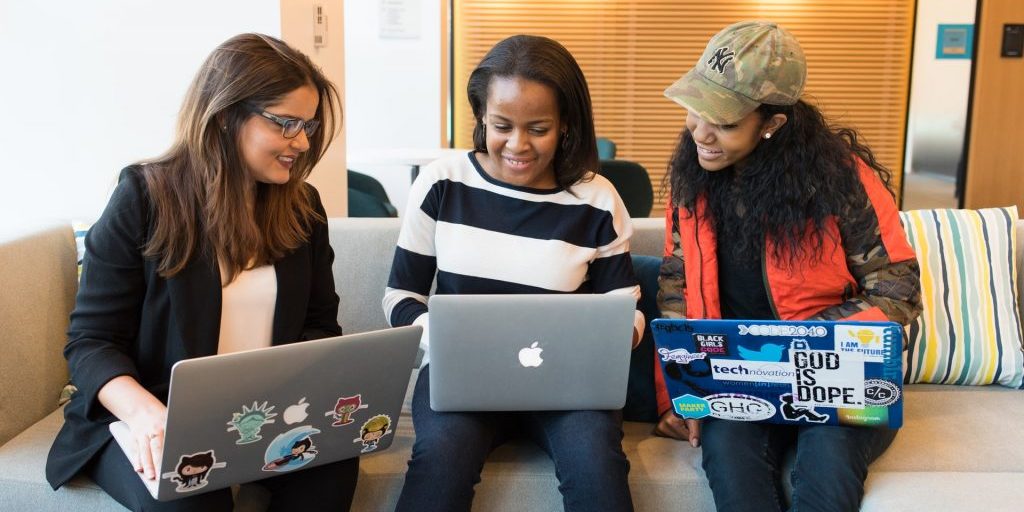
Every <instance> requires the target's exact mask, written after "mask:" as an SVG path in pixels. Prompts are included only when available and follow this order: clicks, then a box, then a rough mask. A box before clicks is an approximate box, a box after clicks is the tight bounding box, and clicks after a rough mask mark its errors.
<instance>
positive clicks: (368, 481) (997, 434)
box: [0, 219, 1024, 512]
mask: <svg viewBox="0 0 1024 512" xmlns="http://www.w3.org/2000/svg"><path fill="white" fill-rule="evenodd" d="M634 225H635V226H636V235H635V238H634V241H633V252H634V253H637V254H650V255H658V254H660V251H661V244H662V241H661V240H662V229H663V228H662V222H661V220H660V219H638V220H637V221H635V223H634ZM398 226H399V224H398V220H397V219H332V220H331V241H332V245H333V247H334V250H335V252H336V258H337V259H336V261H335V264H334V275H335V281H336V285H337V288H338V294H339V295H340V296H341V308H340V313H339V321H340V322H341V324H342V326H343V327H344V328H345V331H346V332H348V333H354V332H361V331H366V330H372V329H378V328H383V327H386V325H385V321H384V317H383V314H382V312H381V309H380V299H381V296H382V294H383V289H384V284H385V282H386V280H387V275H388V271H389V267H390V264H391V255H392V251H393V248H394V244H395V240H396V238H397V235H398ZM1017 245H1018V261H1017V267H1018V274H1019V275H1020V277H1021V278H1022V279H1024V263H1022V261H1021V260H1022V257H1024V248H1022V247H1021V246H1022V245H1024V221H1020V222H1018V224H1017ZM1018 287H1022V288H1024V286H1022V283H1020V282H1018ZM75 288H76V280H75V243H74V239H73V235H72V232H71V230H70V228H68V227H61V226H57V227H50V228H48V229H42V230H35V231H33V232H31V233H29V234H27V235H21V236H14V237H8V238H7V239H4V240H0V444H2V446H0V510H65V511H66V510H75V511H78V510H118V509H120V507H119V506H118V505H117V504H116V503H114V502H113V501H112V500H111V499H110V498H108V497H107V496H106V495H105V494H104V493H103V492H102V491H101V490H100V489H98V488H97V487H96V486H95V485H94V484H93V483H92V482H90V481H88V480H86V479H84V478H78V479H76V480H74V481H73V482H72V483H71V484H70V485H68V486H66V487H65V488H62V489H61V490H59V491H57V492H54V491H52V490H51V489H50V488H49V486H48V485H47V484H46V481H45V479H44V477H43V465H44V462H45V459H46V453H47V450H48V448H49V446H50V443H51V441H52V439H53V437H54V435H55V434H56V431H57V429H58V428H59V426H60V423H61V421H62V415H61V411H60V410H59V409H57V397H58V394H59V392H60V390H61V386H62V385H63V384H64V382H65V380H66V378H67V371H66V367H65V363H64V360H63V358H62V357H61V347H62V345H63V343H64V330H65V329H66V327H67V319H68V313H69V311H70V309H71V307H72V306H73V302H74V293H75ZM413 378H415V375H414V376H413ZM1021 393H1022V392H1021V391H1015V390H1009V389H1005V388H1002V387H954V386H933V385H912V386H908V387H907V389H906V405H905V408H906V409H905V418H906V423H905V427H904V428H903V430H902V431H901V432H900V434H899V436H898V437H897V438H896V441H895V443H894V444H893V445H892V447H891V448H890V449H889V450H888V451H887V452H886V453H885V455H883V456H882V458H881V459H879V460H878V461H877V462H875V464H874V465H873V466H872V468H871V474H870V476H869V478H868V482H867V494H866V496H865V498H864V503H863V507H862V510H869V511H885V512H888V511H899V510H927V511H932V510H943V511H945V510H986V511H998V510H1020V508H1021V504H1022V503H1024V443H1022V442H1021V439H1022V437H1024V427H1022V426H1021V424H1022V423H1021V420H1022V419H1024V394H1021ZM623 428H624V430H625V433H626V436H625V439H624V440H623V448H624V449H625V452H626V454H627V456H628V457H629V460H630V463H631V468H632V469H631V473H630V485H631V487H632V490H633V499H634V502H635V504H636V508H637V510H642V511H660V510H672V511H691V510H692V511H698V510H713V508H714V503H713V501H712V498H711V492H710V491H709V489H708V487H707V483H706V482H705V480H704V475H703V471H702V470H701V469H700V450H699V449H693V448H690V447H689V446H688V445H686V444H684V443H680V442H676V441H672V440H669V439H663V438H658V437H654V436H652V435H651V428H652V425H650V424H645V423H633V422H627V423H626V424H625V425H624V427H623ZM412 442H413V429H412V422H411V420H410V418H409V416H408V415H403V417H402V418H401V419H400V421H399V422H398V426H397V430H396V433H395V441H394V445H393V448H392V449H391V450H388V451H386V452H383V453H381V454H379V455H373V456H369V457H365V458H364V459H363V461H362V464H361V469H360V473H361V474H360V477H359V486H358V490H357V493H356V503H355V505H354V507H353V510H357V511H364V510H367V511H375V510H391V509H393V508H394V504H395V500H396V499H397V496H398V492H399V490H400V488H401V485H402V480H403V477H404V473H405V463H406V460H407V459H408V456H409V453H410V450H411V447H412ZM252 496H255V497H256V499H255V500H251V499H250V497H252ZM239 497H240V499H241V500H242V501H244V502H245V503H254V502H255V503H257V504H258V502H259V499H258V498H259V496H258V490H247V486H243V487H242V491H241V492H240V495H239ZM474 509H475V510H480V511H513V510H514V511H547V510H560V509H561V499H560V496H559V493H558V489H557V482H556V480H555V477H554V468H553V466H552V464H551V462H550V461H549V460H547V457H546V456H545V455H544V454H543V453H542V452H541V451H540V450H539V449H538V448H536V447H534V446H530V445H528V444H522V443H521V444H512V445H507V446H503V447H501V448H499V449H498V450H496V451H495V452H494V453H493V454H492V455H491V457H490V459H489V460H488V463H487V465H486V466H485V468H484V474H483V481H482V482H481V483H480V485H478V486H477V496H476V501H475V506H474Z"/></svg>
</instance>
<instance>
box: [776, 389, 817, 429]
mask: <svg viewBox="0 0 1024 512" xmlns="http://www.w3.org/2000/svg"><path fill="white" fill-rule="evenodd" d="M779 400H781V401H782V403H781V404H780V405H779V411H780V412H781V413H782V417H783V418H785V419H787V420H789V421H799V420H800V419H801V418H803V419H804V420H805V421H808V422H810V423H825V422H826V421H828V417H829V416H828V414H819V413H818V411H815V410H814V407H812V406H809V405H796V404H794V403H793V393H786V394H783V395H779Z"/></svg>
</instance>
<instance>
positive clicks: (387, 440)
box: [111, 326, 422, 501]
mask: <svg viewBox="0 0 1024 512" xmlns="http://www.w3.org/2000/svg"><path fill="white" fill-rule="evenodd" d="M421 332H422V328H420V327H418V326H414V327H402V328H397V329H386V330H381V331H374V332H368V333H362V334H353V335H348V336H341V337H336V338H328V339H322V340H314V341H307V342H302V343H293V344H288V345H281V346H276V347H270V348H266V349H260V350H251V351H247V352H238V353H232V354H224V355H217V356H209V357H200V358H195V359H187V360H183V361H179V362H178V363H177V364H175V365H174V367H173V368H172V370H171V387H170V393H169V396H168V401H167V425H166V428H165V438H164V452H163V459H162V462H161V467H160V472H159V475H160V478H159V480H158V481H156V482H154V481H149V480H146V479H145V478H143V483H145V484H146V485H147V487H149V488H150V491H151V493H152V494H153V496H154V498H156V499H158V500H161V501H168V500H173V499H175V498H179V497H184V496H187V495H189V494H198V493H202V492H207V491H211V490H215V489H221V488H224V487H227V486H229V485H232V484H236V483H243V482H251V481H254V480H259V479H263V478H268V477H272V476H275V475H278V474H281V473H286V472H291V471H296V470H300V469H305V468H310V467H315V466H319V465H322V464H328V463H331V462H335V461H338V460H342V459H347V458H351V457H357V456H359V455H361V454H365V453H372V452H376V451H381V450H384V449H386V448H388V447H389V446H390V445H391V442H392V439H393V437H394V436H393V435H392V432H393V431H394V429H395V426H396V422H397V421H398V418H399V414H400V413H401V408H402V402H403V399H404V397H405V393H406V389H407V387H408V383H409V378H410V375H411V373H412V368H413V361H414V359H415V357H416V352H417V349H418V347H419V340H420V334H421ZM118 423H120V422H118ZM111 432H112V433H113V434H114V435H115V439H118V443H119V444H121V447H122V449H124V448H125V447H126V441H127V440H126V439H124V438H125V436H126V435H127V434H128V430H127V426H126V425H123V424H122V425H117V424H112V425H111ZM118 437H120V438H118ZM126 453H127V450H126ZM140 477H142V475H140ZM154 489H155V490H154Z"/></svg>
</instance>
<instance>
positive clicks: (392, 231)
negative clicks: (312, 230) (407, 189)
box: [328, 218, 401, 334]
mask: <svg viewBox="0 0 1024 512" xmlns="http://www.w3.org/2000/svg"><path fill="white" fill-rule="evenodd" d="M400 227H401V222H400V221H399V219H395V218H384V219H378V218H363V219H353V218H343V219H329V220H328V228H329V230H330V231H329V233H330V235H329V236H330V239H331V248H332V249H334V267H333V270H334V287H335V289H336V290H337V293H338V297H339V298H340V299H341V303H340V304H339V305H338V323H339V324H340V325H341V329H342V330H343V331H344V332H345V334H354V333H357V332H366V331H373V330H376V329H384V328H386V327H388V323H387V319H386V318H384V308H383V307H382V306H381V300H383V299H384V288H385V287H386V286H387V284H388V275H389V274H390V272H391V260H392V256H393V255H394V253H395V245H396V244H397V243H398V230H399V228H400Z"/></svg>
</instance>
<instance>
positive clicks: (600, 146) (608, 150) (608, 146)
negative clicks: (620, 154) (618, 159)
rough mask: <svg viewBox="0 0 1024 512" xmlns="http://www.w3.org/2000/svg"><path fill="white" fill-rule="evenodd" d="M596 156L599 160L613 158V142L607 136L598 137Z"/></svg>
mask: <svg viewBox="0 0 1024 512" xmlns="http://www.w3.org/2000/svg"><path fill="white" fill-rule="evenodd" d="M597 157H598V158H600V159H601V160H613V159H615V143H614V142H612V140H611V139H609V138H607V137H598V138H597Z"/></svg>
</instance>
